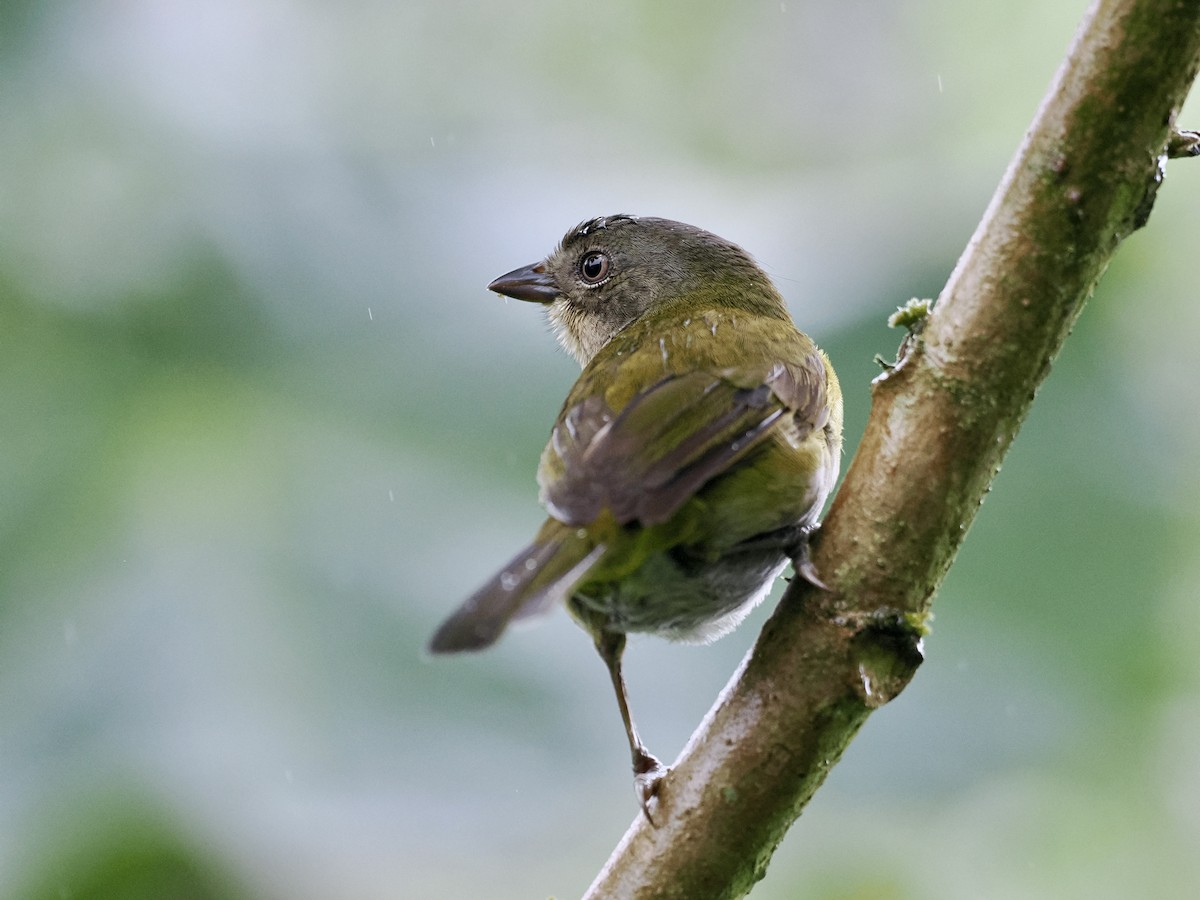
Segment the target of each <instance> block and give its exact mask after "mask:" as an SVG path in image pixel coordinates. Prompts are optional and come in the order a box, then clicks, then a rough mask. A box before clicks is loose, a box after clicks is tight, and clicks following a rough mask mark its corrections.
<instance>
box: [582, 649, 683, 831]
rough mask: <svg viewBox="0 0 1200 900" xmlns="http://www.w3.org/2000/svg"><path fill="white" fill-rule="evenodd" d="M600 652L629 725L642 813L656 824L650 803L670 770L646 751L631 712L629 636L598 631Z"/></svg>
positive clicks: (627, 731) (637, 790)
mask: <svg viewBox="0 0 1200 900" xmlns="http://www.w3.org/2000/svg"><path fill="white" fill-rule="evenodd" d="M595 641H596V649H597V650H598V651H600V658H601V659H603V660H604V664H605V665H606V666H608V674H609V677H611V678H612V683H613V690H615V691H616V692H617V706H619V707H620V709H621V721H622V722H624V723H625V735H626V737H628V738H629V752H630V754H631V756H632V757H633V787H634V790H635V791H636V792H637V795H638V802H639V803H641V806H642V812H643V813H644V814H645V816H646V820H647V821H648V822H649V823H650V824H651V825H656V823H655V821H654V818H653V817H652V816H651V815H650V801H651V800H652V799H653V798H654V797H656V796H658V788H659V786H660V785H661V784H662V779H663V776H665V775H666V774H667V768H666V766H664V765H663V764H662V763H661V762H659V761H658V759H657V758H656V757H655V756H654V755H653V754H652V753H651V752H650V751H649V750H647V749H646V745H645V744H643V743H642V739H641V738H640V737H638V733H637V728H636V726H635V725H634V724H633V716H632V715H630V713H629V698H628V696H627V695H626V693H625V677H624V676H623V675H622V674H621V655H622V654H623V653H624V652H625V635H624V634H621V633H619V632H615V631H605V630H603V629H600V628H597V629H596V632H595Z"/></svg>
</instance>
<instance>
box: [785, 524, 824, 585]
mask: <svg viewBox="0 0 1200 900" xmlns="http://www.w3.org/2000/svg"><path fill="white" fill-rule="evenodd" d="M815 530H816V526H814V527H813V528H811V529H809V530H808V531H806V532H805V534H804V537H803V538H801V539H800V540H799V541H797V542H796V544H795V545H794V546H793V548H792V554H791V556H792V568H793V569H795V570H796V574H797V575H799V576H800V577H801V578H803V579H804V580H805V581H807V582H808V583H809V584H811V585H812V586H813V587H815V588H819V589H821V590H822V591H827V590H829V585H827V584H826V583H825V582H823V581H822V580H821V576H820V575H818V574H817V567H816V566H814V565H813V561H812V555H811V551H810V550H809V545H808V538H809V536H810V535H811V534H812V532H813V531H815Z"/></svg>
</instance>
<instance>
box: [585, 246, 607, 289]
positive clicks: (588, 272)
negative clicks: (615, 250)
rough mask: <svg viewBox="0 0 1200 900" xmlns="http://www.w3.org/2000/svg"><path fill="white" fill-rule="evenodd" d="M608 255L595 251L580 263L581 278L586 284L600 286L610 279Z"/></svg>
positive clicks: (586, 255)
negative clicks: (606, 279)
mask: <svg viewBox="0 0 1200 900" xmlns="http://www.w3.org/2000/svg"><path fill="white" fill-rule="evenodd" d="M608 269H609V263H608V254H606V253H601V252H600V251H599V250H593V251H591V252H590V253H587V254H584V257H583V259H581V260H580V261H579V276H580V277H581V278H582V279H583V282H584V284H599V283H600V282H602V281H603V280H604V279H605V278H607V277H608Z"/></svg>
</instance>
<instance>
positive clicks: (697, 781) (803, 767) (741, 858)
mask: <svg viewBox="0 0 1200 900" xmlns="http://www.w3.org/2000/svg"><path fill="white" fill-rule="evenodd" d="M1198 67H1200V0H1098V2H1096V3H1095V4H1094V5H1093V7H1092V9H1091V10H1090V11H1089V12H1088V14H1087V16H1086V18H1085V20H1084V22H1083V24H1082V26H1081V28H1080V31H1079V33H1078V34H1077V36H1076V39H1075V42H1074V44H1073V46H1072V47H1071V49H1070V51H1069V53H1068V56H1067V58H1066V60H1065V61H1064V63H1063V65H1062V67H1061V68H1060V69H1059V72H1058V74H1057V76H1056V78H1055V80H1054V83H1053V84H1052V85H1051V87H1050V90H1049V93H1048V94H1047V96H1046V98H1045V100H1044V101H1043V103H1042V106H1041V109H1040V110H1039V111H1038V113H1037V116H1036V118H1035V120H1034V123H1033V126H1032V127H1031V129H1030V131H1029V132H1028V134H1027V135H1026V136H1025V140H1024V141H1023V143H1022V145H1021V147H1020V148H1019V149H1018V151H1017V154H1016V156H1015V158H1014V159H1013V161H1012V163H1011V164H1010V166H1009V169H1008V171H1007V173H1006V174H1005V176H1004V178H1003V180H1002V182H1001V184H1000V186H999V188H998V189H997V191H996V194H995V196H994V197H993V199H992V202H991V204H990V205H989V207H988V210H987V212H986V213H985V214H984V217H983V221H982V222H981V223H980V225H979V228H978V229H977V230H976V232H975V235H974V236H973V237H972V238H971V241H970V243H969V244H968V245H967V248H966V250H965V252H964V253H963V255H962V257H961V259H960V260H959V263H958V266H957V267H956V268H955V270H954V272H953V274H952V275H951V276H950V280H949V282H948V283H947V285H946V287H945V289H944V290H943V291H942V294H941V297H940V298H939V299H938V302H937V304H936V306H935V307H934V309H933V312H932V313H931V314H930V315H929V317H928V319H927V321H926V322H925V323H924V328H923V330H921V331H920V332H919V333H916V334H913V335H911V336H910V338H909V340H907V341H906V342H905V346H904V347H903V348H902V356H901V359H900V360H899V362H898V364H897V365H896V367H895V368H893V369H891V370H890V371H888V372H887V373H885V374H884V375H881V376H880V377H879V378H878V379H876V381H875V384H874V386H873V395H872V396H873V406H872V411H871V417H870V420H869V422H868V424H867V429H866V432H865V434H864V436H863V439H862V443H861V445H860V446H859V449H858V453H857V454H856V456H855V458H854V461H853V463H852V464H851V467H850V470H849V472H848V473H847V475H846V480H845V483H844V484H843V485H842V488H841V490H840V491H839V493H838V496H837V498H836V499H835V501H834V504H833V507H832V509H831V510H830V513H829V516H828V518H827V520H826V522H825V526H824V528H823V529H822V530H821V532H820V535H819V541H818V543H817V545H816V546H815V548H814V553H813V561H814V562H815V564H816V567H817V570H818V571H819V572H820V573H821V575H822V577H823V578H824V580H825V581H826V582H827V583H828V584H829V585H830V586H831V590H830V591H828V592H821V591H818V590H815V589H814V588H813V587H812V586H811V585H808V584H807V583H805V582H804V581H802V580H801V579H796V580H794V581H793V582H792V585H791V587H790V588H789V589H788V591H787V592H786V593H785V595H784V597H783V600H782V601H781V602H780V606H779V608H778V609H777V610H776V612H775V614H774V615H773V616H772V618H771V619H770V621H769V622H768V623H767V625H766V627H765V628H764V630H763V633H762V635H761V636H760V638H759V640H758V642H757V644H756V645H755V647H754V649H753V650H752V651H751V652H750V654H749V655H748V656H747V658H746V660H745V661H744V663H743V664H742V667H741V669H740V670H739V671H738V672H737V673H736V674H735V675H734V677H733V679H732V680H731V682H730V683H729V685H728V686H727V687H726V688H725V690H724V692H723V693H722V695H721V697H720V698H719V699H718V701H717V703H716V705H715V706H714V707H713V709H712V710H711V711H710V712H709V714H708V716H707V717H706V718H705V720H704V722H703V723H702V724H701V726H700V728H699V730H698V731H697V732H696V733H695V734H694V735H693V737H692V739H691V741H690V742H689V744H688V746H687V747H686V748H685V749H684V751H683V753H682V755H681V756H680V759H679V761H678V762H677V763H676V765H675V767H674V769H673V770H672V772H671V774H670V775H669V777H668V778H667V780H666V782H665V783H664V785H663V788H662V793H661V797H660V806H659V807H658V813H657V815H656V817H655V818H656V820H657V821H658V822H659V824H660V827H657V828H655V827H652V826H650V825H649V823H648V822H646V821H645V819H644V818H643V817H642V816H641V815H639V816H638V817H637V818H636V819H635V821H634V823H633V825H632V826H631V827H630V829H629V831H628V832H627V833H626V834H625V837H624V838H623V839H622V841H621V843H620V845H619V846H618V847H617V849H616V850H615V851H614V853H613V856H612V857H611V858H610V859H609V861H608V863H607V865H606V866H605V867H604V869H603V871H601V873H600V874H599V875H598V876H597V878H596V881H595V882H594V883H593V885H592V887H591V888H590V889H589V891H588V893H587V895H586V896H587V897H588V898H602V897H603V898H610V897H620V898H651V897H655V898H667V897H679V898H694V897H705V898H732V897H741V896H744V895H745V894H746V893H747V892H748V891H749V890H750V888H751V887H752V886H753V884H754V882H755V881H757V880H758V879H759V878H761V877H762V875H763V873H764V872H765V871H766V867H767V863H768V862H769V861H770V857H771V854H772V853H773V852H774V849H775V847H776V846H777V845H778V843H779V841H780V840H781V839H782V838H783V835H784V833H785V832H786V831H787V829H788V827H790V825H791V824H792V822H793V821H794V820H795V819H796V818H797V817H798V816H799V815H800V812H801V810H802V809H803V807H804V805H805V803H807V801H808V799H809V798H810V797H811V796H812V794H813V792H814V791H815V790H816V789H817V787H819V786H820V784H821V782H822V781H823V780H824V778H825V775H826V773H827V772H828V771H829V768H830V767H831V766H832V765H833V764H834V763H836V762H837V760H838V759H839V758H840V756H841V754H842V751H843V750H844V749H845V747H846V745H847V744H848V743H849V741H850V739H851V738H852V737H853V736H854V734H855V732H857V730H858V729H859V727H860V726H861V725H862V724H863V722H864V721H865V720H866V718H867V716H868V715H869V714H870V712H871V711H872V710H873V709H875V708H877V707H879V706H881V705H882V704H884V703H886V702H887V701H888V700H890V699H891V698H892V697H894V696H895V695H896V694H897V693H899V691H900V690H901V689H903V687H904V686H905V685H906V684H907V683H908V681H909V680H910V679H911V678H912V675H913V674H914V672H915V671H916V669H917V666H918V665H919V664H920V662H921V636H922V634H923V627H924V621H925V618H926V616H927V615H928V611H929V606H930V603H931V600H932V596H933V594H934V592H935V590H936V589H937V587H938V585H939V584H940V583H941V580H942V578H943V577H944V576H945V574H946V571H947V569H948V568H949V567H950V564H951V562H952V561H953V558H954V555H955V553H956V552H957V550H958V547H959V545H960V544H961V543H962V540H963V538H964V537H965V535H966V532H967V529H968V528H969V527H970V525H971V522H972V520H973V519H974V516H975V512H976V510H977V509H978V507H979V505H980V504H981V503H982V500H983V496H984V494H985V493H986V492H987V490H988V487H989V485H990V483H991V480H992V478H993V476H994V475H995V473H996V472H997V471H998V470H999V466H1000V462H1001V460H1002V459H1003V457H1004V454H1005V452H1006V451H1007V449H1008V447H1009V445H1010V444H1011V442H1012V440H1013V437H1014V436H1015V435H1016V433H1017V430H1018V428H1019V427H1020V424H1021V422H1022V420H1023V419H1024V417H1025V414H1026V412H1027V411H1028V409H1029V406H1030V404H1031V403H1032V401H1033V397H1034V394H1035V392H1036V390H1037V388H1038V385H1040V384H1041V382H1042V380H1043V379H1044V378H1045V377H1046V375H1047V374H1048V373H1049V370H1050V365H1051V362H1052V360H1053V359H1054V357H1055V355H1056V354H1057V352H1058V350H1059V348H1060V347H1061V346H1062V343H1063V341H1064V340H1065V338H1066V336H1067V334H1068V333H1069V331H1070V329H1071V326H1072V324H1073V323H1074V322H1075V320H1076V318H1077V317H1078V316H1079V314H1080V311H1081V310H1082V308H1083V305H1084V302H1085V301H1086V299H1087V297H1088V296H1089V295H1090V294H1091V292H1092V289H1093V287H1094V286H1095V284H1096V282H1097V280H1098V279H1099V278H1100V275H1101V274H1102V273H1103V271H1104V269H1105V267H1106V266H1107V265H1108V262H1109V260H1110V259H1111V257H1112V255H1113V253H1114V252H1115V251H1116V249H1117V246H1118V244H1119V243H1120V242H1121V241H1122V240H1123V239H1124V238H1125V237H1127V236H1128V235H1129V234H1130V233H1132V232H1133V231H1134V230H1136V229H1137V228H1140V227H1141V226H1142V225H1144V224H1145V222H1146V219H1147V217H1148V216H1149V214H1150V209H1151V206H1152V205H1153V202H1154V197H1155V194H1156V192H1157V190H1158V187H1159V185H1160V183H1161V181H1162V177H1163V167H1164V163H1165V160H1166V159H1167V157H1168V155H1186V154H1187V153H1188V152H1190V151H1188V150H1187V148H1186V147H1185V144H1186V142H1187V138H1186V137H1184V138H1182V139H1181V137H1180V136H1179V132H1176V131H1175V129H1174V125H1175V116H1176V114H1177V112H1178V110H1179V107H1180V105H1181V104H1182V102H1183V100H1184V98H1185V96H1186V94H1187V91H1188V88H1189V87H1190V85H1191V83H1192V81H1193V80H1194V78H1195V77H1196V72H1197V68H1198ZM1181 140H1182V141H1183V143H1181ZM1193 145H1194V142H1193Z"/></svg>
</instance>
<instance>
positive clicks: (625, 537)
mask: <svg viewBox="0 0 1200 900" xmlns="http://www.w3.org/2000/svg"><path fill="white" fill-rule="evenodd" d="M492 287H493V289H494V290H497V291H499V292H501V293H505V294H508V295H509V296H514V297H517V298H519V299H526V300H534V301H537V302H541V303H544V304H546V305H547V306H548V308H549V314H550V318H551V321H552V322H554V324H555V326H556V327H557V329H558V331H559V337H560V339H561V340H562V342H563V344H564V345H565V346H566V347H567V348H568V349H569V350H570V351H571V352H572V353H573V354H574V355H575V356H576V357H577V358H578V359H579V360H580V362H581V364H583V366H584V369H583V373H582V374H581V375H580V377H579V380H578V381H577V382H576V383H575V386H574V387H573V388H572V389H571V391H570V393H569V394H568V396H567V399H566V401H565V403H564V404H563V408H562V411H561V412H560V414H559V417H558V420H557V422H556V424H555V427H554V429H553V431H552V433H551V438H550V442H549V444H548V445H547V447H546V449H545V451H544V452H543V454H542V459H541V465H540V467H539V469H538V484H539V486H540V488H541V498H542V501H543V503H544V504H545V505H546V507H547V510H548V512H549V513H550V518H549V519H548V520H547V521H546V523H545V525H544V526H543V527H542V529H541V530H540V531H539V533H538V535H537V536H536V537H535V539H534V542H533V543H532V544H531V545H530V546H529V547H528V548H526V550H524V551H522V552H521V553H520V554H518V555H517V556H516V557H514V559H513V560H512V561H511V562H510V563H509V564H508V566H506V567H505V568H504V569H503V570H502V571H501V572H500V573H499V574H498V575H497V576H496V577H495V578H493V579H492V580H491V581H490V582H489V583H488V584H487V585H485V586H484V587H483V588H481V589H480V590H479V591H478V592H476V594H474V595H473V596H472V597H471V598H469V599H468V600H467V602H466V603H465V604H464V605H463V607H462V608H461V609H460V610H459V611H458V612H457V613H455V615H454V616H452V617H451V618H450V619H449V620H447V622H446V623H445V624H444V625H443V626H442V628H441V629H440V630H439V631H438V633H437V634H436V635H435V636H434V640H433V643H432V645H431V648H432V649H433V650H434V651H435V652H446V651H454V650H464V649H477V648H479V647H483V646H487V645H488V644H490V643H492V642H493V641H494V640H495V639H496V638H497V637H499V635H500V634H501V632H502V631H503V630H504V627H505V626H506V625H507V623H508V622H509V621H511V620H513V619H515V618H520V617H523V616H526V615H530V614H532V613H535V612H539V611H541V610H543V609H546V608H549V607H552V606H554V605H556V604H557V603H559V602H565V603H566V605H567V607H568V609H569V610H570V611H571V613H572V614H573V615H574V616H575V618H576V619H577V620H578V621H579V622H580V623H581V624H582V625H583V626H584V627H585V628H586V629H587V630H588V631H589V632H590V633H591V634H592V637H593V639H594V640H595V642H596V646H597V648H598V649H599V650H600V652H601V655H602V656H603V657H604V659H605V661H606V662H607V663H608V665H609V669H610V672H611V673H612V676H613V681H614V685H615V686H616V687H617V692H618V700H619V702H620V705H621V711H622V716H623V718H624V719H625V723H626V728H627V731H628V733H629V738H630V745H631V749H632V751H633V756H634V767H635V771H636V772H637V773H638V774H639V777H643V776H644V777H645V779H646V780H643V781H642V783H641V784H640V788H641V792H642V798H643V805H644V806H645V803H646V802H647V800H648V798H649V797H650V796H652V795H653V793H654V791H655V790H656V789H657V783H658V777H659V776H660V775H661V767H660V766H659V764H658V763H657V761H656V760H654V759H653V757H651V756H650V755H649V754H648V753H647V752H646V751H645V748H644V747H642V745H641V742H640V741H639V740H638V739H637V735H636V731H635V730H634V729H633V725H632V720H631V718H630V716H629V714H628V709H627V705H626V702H625V697H624V685H623V682H622V681H621V677H620V656H621V651H622V649H623V646H624V635H625V634H626V633H628V632H649V633H654V634H659V635H662V636H664V637H668V638H674V639H682V640H707V639H711V638H713V637H717V636H719V635H720V634H723V633H724V632H725V631H727V630H728V629H729V628H731V627H733V625H735V624H736V623H737V621H739V620H740V618H741V617H742V616H743V615H744V614H745V613H746V612H747V611H748V609H749V608H750V606H752V605H753V603H754V602H756V601H757V600H758V599H760V598H761V596H762V595H763V594H765V592H766V590H768V589H769V587H770V584H771V582H772V581H773V580H774V578H775V577H776V575H778V573H779V571H780V570H781V568H782V567H783V566H784V565H785V564H786V562H787V560H788V558H789V556H790V555H794V554H796V553H799V552H801V551H802V549H803V547H804V543H805V541H806V539H807V534H808V531H809V530H810V529H811V528H812V527H814V526H815V524H816V521H817V517H818V515H819V514H820V511H821V508H822V507H823V505H824V503H825V499H826V497H827V496H828V493H829V491H830V490H831V488H832V486H833V484H834V482H835V480H836V477H837V471H838V464H839V461H840V452H841V428H842V399H841V391H840V388H839V387H838V382H837V378H836V376H835V375H834V372H833V369H832V368H831V367H830V365H829V361H828V359H827V358H826V357H825V355H824V354H823V353H822V352H821V351H820V350H818V349H817V347H816V345H815V344H813V342H812V341H811V340H810V339H809V338H808V337H807V336H806V335H804V334H803V333H801V332H800V331H798V330H797V329H796V327H795V325H794V324H793V323H792V320H791V317H790V316H789V315H788V313H787V310H786V307H785V306H784V303H783V301H782V299H781V298H780V296H779V294H778V293H777V292H776V290H775V288H774V287H773V286H772V285H771V283H770V281H769V279H767V277H766V276H765V275H764V274H763V273H762V271H761V270H760V269H759V268H758V267H757V266H756V265H755V264H754V263H753V261H752V260H751V259H750V257H749V256H747V255H746V254H745V253H744V252H743V251H742V250H741V249H740V248H738V247H736V246H735V245H733V244H730V243H729V242H727V241H724V240H723V239H721V238H718V237H716V236H715V235H711V234H709V233H708V232H704V231H701V230H700V229H696V228H693V227H691V226H687V225H682V224H681V223H678V222H671V221H668V220H663V219H639V218H633V217H629V216H613V217H608V218H605V219H595V220H592V221H590V222H586V223H584V224H583V225H581V226H579V227H578V228H576V229H573V230H572V231H571V232H568V234H567V236H566V237H565V238H564V239H563V242H562V244H561V245H560V246H559V248H558V249H557V250H556V251H555V252H554V253H553V254H551V255H550V257H548V258H547V259H546V260H545V261H544V262H543V263H539V264H536V265H534V266H529V267H526V268H524V269H520V270H516V271H514V272H512V273H510V274H509V275H506V276H504V277H503V278H501V279H498V280H497V281H496V282H494V283H493V285H492ZM647 814H648V813H647Z"/></svg>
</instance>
